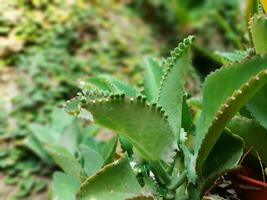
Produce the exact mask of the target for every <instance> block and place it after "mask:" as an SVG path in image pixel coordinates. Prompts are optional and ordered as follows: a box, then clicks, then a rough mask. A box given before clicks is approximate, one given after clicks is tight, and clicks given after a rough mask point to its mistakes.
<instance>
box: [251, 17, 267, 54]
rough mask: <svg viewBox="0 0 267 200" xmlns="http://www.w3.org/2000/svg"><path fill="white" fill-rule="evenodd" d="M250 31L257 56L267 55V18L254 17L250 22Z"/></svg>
mask: <svg viewBox="0 0 267 200" xmlns="http://www.w3.org/2000/svg"><path fill="white" fill-rule="evenodd" d="M250 30H251V35H252V41H253V44H254V47H255V49H256V52H257V54H267V42H266V35H267V17H266V16H265V15H254V16H253V18H252V19H251V21H250Z"/></svg>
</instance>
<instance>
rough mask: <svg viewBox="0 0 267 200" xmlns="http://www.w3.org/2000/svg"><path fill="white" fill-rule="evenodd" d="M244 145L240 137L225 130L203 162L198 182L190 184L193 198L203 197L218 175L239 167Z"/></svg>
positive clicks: (190, 192)
mask: <svg viewBox="0 0 267 200" xmlns="http://www.w3.org/2000/svg"><path fill="white" fill-rule="evenodd" d="M243 145H244V144H243V141H242V139H241V138H240V137H238V136H235V135H233V134H231V133H229V132H226V131H225V132H223V134H222V135H221V136H220V138H219V139H218V141H217V142H216V145H215V146H214V148H213V149H212V150H211V152H210V154H209V156H208V157H207V160H206V161H205V163H204V164H203V167H202V169H201V174H200V175H199V179H198V182H197V184H196V185H193V184H191V185H190V186H189V194H190V195H191V198H192V199H194V200H195V199H196V200H197V199H199V200H200V199H202V197H203V195H204V194H205V192H206V191H207V190H208V189H209V188H210V187H211V186H212V185H213V184H214V181H215V180H216V179H218V177H220V176H222V175H224V174H225V173H227V172H229V171H230V170H232V169H233V168H235V167H237V165H238V163H239V161H240V159H241V157H242V155H243ZM193 197H195V198H193Z"/></svg>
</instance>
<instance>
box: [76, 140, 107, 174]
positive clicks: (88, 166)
mask: <svg viewBox="0 0 267 200" xmlns="http://www.w3.org/2000/svg"><path fill="white" fill-rule="evenodd" d="M80 149H81V153H82V157H83V160H84V171H85V172H86V174H87V176H91V175H93V174H94V173H95V172H96V171H97V170H99V169H100V168H101V167H102V165H103V163H104V160H103V158H102V156H101V155H100V154H99V153H98V152H96V151H95V150H93V149H91V148H90V147H88V146H86V145H81V146H80Z"/></svg>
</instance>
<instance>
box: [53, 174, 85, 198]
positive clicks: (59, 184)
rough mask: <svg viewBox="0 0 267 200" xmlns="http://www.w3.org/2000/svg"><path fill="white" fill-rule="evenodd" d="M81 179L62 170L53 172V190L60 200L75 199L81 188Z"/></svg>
mask: <svg viewBox="0 0 267 200" xmlns="http://www.w3.org/2000/svg"><path fill="white" fill-rule="evenodd" d="M79 185H80V183H79V181H78V180H77V179H76V178H74V177H72V176H70V175H68V174H65V173H62V172H55V173H54V174H53V185H52V187H53V191H54V193H55V196H56V199H58V200H64V199H68V200H75V193H76V192H77V190H78V189H79Z"/></svg>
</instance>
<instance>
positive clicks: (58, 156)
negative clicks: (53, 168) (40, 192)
mask: <svg viewBox="0 0 267 200" xmlns="http://www.w3.org/2000/svg"><path fill="white" fill-rule="evenodd" d="M45 148H46V149H47V151H48V152H49V154H50V155H51V156H52V158H53V159H54V161H55V162H56V163H57V164H58V165H59V166H60V167H61V169H63V171H64V172H66V173H67V174H69V175H70V176H73V177H79V176H80V174H81V173H82V172H83V170H82V167H81V165H80V164H79V162H78V161H77V160H76V158H75V157H74V156H73V155H72V154H71V153H70V152H68V150H66V149H65V148H63V147H60V146H52V145H46V146H45Z"/></svg>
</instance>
